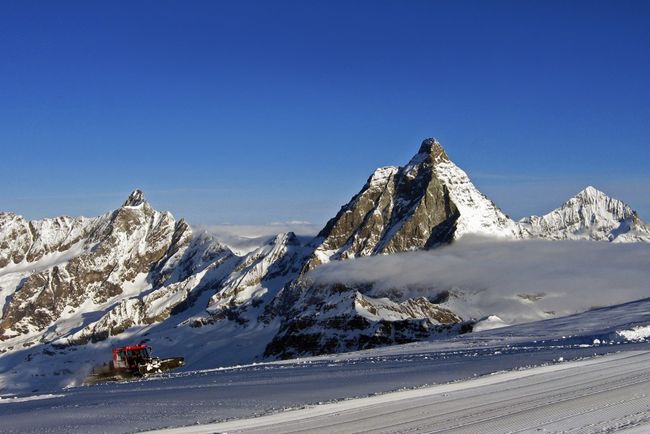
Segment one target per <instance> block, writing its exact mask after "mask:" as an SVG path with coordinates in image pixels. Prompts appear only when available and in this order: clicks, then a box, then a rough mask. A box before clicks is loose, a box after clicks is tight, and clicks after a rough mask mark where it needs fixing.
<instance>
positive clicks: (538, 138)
mask: <svg viewBox="0 0 650 434" xmlns="http://www.w3.org/2000/svg"><path fill="white" fill-rule="evenodd" d="M0 54H1V55H0V146H1V153H0V209H2V210H11V211H15V212H18V213H20V214H23V215H25V216H27V217H30V218H36V217H44V216H54V215H59V214H68V215H79V214H81V215H96V214H99V213H102V212H104V211H107V210H109V209H113V208H115V207H117V206H119V205H120V203H121V202H122V201H123V200H124V199H125V197H126V196H127V195H128V193H129V192H130V190H132V189H133V188H142V189H144V190H145V193H146V194H147V196H148V198H149V200H150V201H151V202H152V203H153V205H154V206H155V207H156V208H159V209H168V210H171V211H172V212H173V213H174V214H175V215H177V216H179V217H180V216H184V217H186V218H188V219H189V220H190V222H192V223H202V224H214V223H242V224H263V223H268V222H273V221H287V220H307V221H311V222H314V223H317V224H320V223H323V222H324V221H325V220H326V219H327V218H329V217H330V216H332V215H333V214H334V213H335V212H336V211H337V210H338V208H339V207H340V206H341V205H342V204H343V203H345V202H346V201H347V200H348V199H349V197H350V196H351V195H352V194H354V193H355V192H356V191H358V189H359V188H360V187H361V186H362V185H363V183H364V182H365V180H366V178H367V177H368V175H369V174H370V173H371V172H372V170H373V169H374V168H375V167H378V166H383V165H401V164H405V163H406V162H407V161H408V159H409V158H410V157H411V156H412V155H413V154H414V153H415V152H416V151H417V149H418V146H419V143H420V141H421V140H422V139H423V138H425V137H430V136H435V137H438V138H439V139H440V140H441V141H442V143H443V145H444V146H445V147H446V149H447V151H448V153H449V155H450V156H451V157H452V159H453V160H454V161H455V162H456V163H457V164H458V165H460V166H461V167H462V168H464V169H465V170H466V171H467V172H468V173H469V175H470V177H471V178H472V179H473V180H474V181H475V182H476V184H477V185H478V186H479V188H481V189H482V190H483V191H484V192H485V193H486V194H488V196H490V197H491V198H492V199H493V200H494V201H495V202H497V204H499V205H500V206H501V207H502V208H503V209H504V210H505V211H506V212H508V213H509V214H511V215H512V216H513V217H521V216H523V215H526V214H531V213H544V212H547V211H549V210H550V209H552V208H554V207H555V206H557V205H559V204H560V203H561V202H563V201H564V200H565V199H567V198H568V197H569V196H570V195H572V194H574V193H576V192H577V191H578V190H580V189H581V188H582V187H584V186H586V185H588V184H593V185H594V186H596V187H598V188H601V189H602V190H604V191H605V192H607V193H609V194H611V195H614V196H617V197H620V198H622V199H624V200H626V201H627V202H629V203H631V205H632V206H633V207H634V208H636V209H638V210H639V212H640V213H641V216H642V217H645V218H646V219H650V173H649V170H648V169H649V168H650V150H649V145H650V140H649V139H648V138H649V137H650V2H648V1H633V2H627V1H611V2H602V1H540V2H535V1H525V2H521V1H514V2H487V1H477V2H462V1H429V2H425V1H397V0H395V1H368V2H361V1H359V2H354V1H341V2H338V1H327V2H325V1H323V2H310V1H295V2H271V1H259V2H248V1H233V2H225V1H223V2H218V1H209V2H208V1H206V2H201V1H191V2H186V1H176V2H170V1H151V2H149V1H135V2H134V1H125V2H118V1H110V2H108V1H107V2H99V1H92V2H88V1H78V2H70V1H57V2H52V1H40V2H34V1H23V0H21V1H10V0H5V1H1V2H0Z"/></svg>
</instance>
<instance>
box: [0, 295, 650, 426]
mask: <svg viewBox="0 0 650 434" xmlns="http://www.w3.org/2000/svg"><path fill="white" fill-rule="evenodd" d="M648 312H650V300H648V299H646V300H640V301H637V302H632V303H627V304H624V305H619V306H614V307H608V308H602V309H596V310H592V311H588V312H585V313H582V314H578V315H573V316H568V317H563V318H556V319H551V320H546V321H539V322H533V323H528V324H521V325H517V326H511V327H503V328H499V329H493V330H487V331H484V332H480V333H472V334H467V335H463V336H460V337H457V338H453V339H449V340H445V341H436V342H419V343H413V344H407V345H399V346H392V347H385V348H379V349H374V350H367V351H360V352H354V353H346V354H337V355H331V356H321V357H311V358H303V359H295V360H290V361H284V362H270V363H259V364H251V365H246V366H233V367H230V368H219V369H208V370H200V371H189V372H178V373H174V374H168V375H164V376H159V377H150V378H146V379H143V380H139V381H132V382H127V383H120V384H117V383H111V384H102V385H96V386H85V387H73V388H69V389H65V390H63V391H61V390H58V391H56V392H52V394H51V395H49V394H47V393H46V392H45V391H39V392H38V393H34V394H22V395H19V396H2V400H0V402H2V405H0V420H1V421H2V426H1V428H0V430H1V431H2V432H16V433H17V432H21V433H22V432H133V431H143V430H155V429H176V430H177V431H172V432H217V431H221V430H228V431H232V430H234V431H237V430H240V429H241V430H244V431H246V430H249V431H255V430H257V431H259V432H285V431H300V432H309V431H310V430H312V431H318V432H348V431H359V430H362V428H363V429H365V430H371V431H376V430H379V429H380V428H386V429H385V431H387V432H404V431H408V430H411V429H420V430H425V431H432V430H433V431H435V430H436V429H439V430H443V431H444V430H451V431H458V432H477V431H476V430H477V425H476V424H480V431H481V432H504V431H517V430H524V431H526V430H530V429H532V428H533V427H543V428H544V429H547V430H548V431H550V432H555V431H559V430H563V429H565V427H568V428H571V427H573V428H576V429H577V430H578V431H580V432H596V431H602V430H609V429H618V428H622V427H626V428H632V427H638V426H642V425H643V424H645V423H648V418H649V417H650V398H648V392H647V391H648V390H650V344H648V343H647V342H646V341H645V339H639V340H637V339H636V336H635V339H632V340H628V339H626V338H625V336H624V334H622V333H621V332H624V331H627V330H639V329H640V328H641V327H644V326H648V325H650V317H649V316H648ZM605 354H609V355H605ZM595 355H597V356H598V357H594V356H595ZM600 355H605V356H603V357H600ZM495 373H496V374H495ZM52 395H54V396H52ZM382 415H383V416H382ZM258 416H264V418H257V417H258ZM251 418H255V419H251ZM229 421H230V422H229ZM219 422H224V423H226V424H219V425H214V424H215V423H219ZM182 427H188V428H182ZM647 428H648V429H650V426H648V427H647Z"/></svg>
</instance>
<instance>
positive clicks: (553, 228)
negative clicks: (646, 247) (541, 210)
mask: <svg viewBox="0 0 650 434" xmlns="http://www.w3.org/2000/svg"><path fill="white" fill-rule="evenodd" d="M519 227H520V228H521V232H522V234H523V236H524V237H525V238H541V239H551V240H596V241H612V242H649V241H650V229H649V227H648V225H647V224H645V223H644V222H642V221H641V219H640V218H639V216H638V215H637V213H636V211H634V210H633V209H632V208H630V207H629V206H628V205H627V204H625V203H623V202H621V201H620V200H617V199H613V198H611V197H609V196H607V195H606V194H605V193H603V192H602V191H599V190H596V189H595V188H594V187H591V186H590V187H587V188H585V189H584V190H582V191H581V192H580V193H578V194H577V195H576V196H574V197H572V198H571V199H569V200H568V201H567V202H565V203H564V204H563V205H562V206H561V207H559V208H557V209H555V210H553V211H551V212H550V213H548V214H546V215H544V216H541V217H539V216H532V217H526V218H524V219H522V220H520V221H519Z"/></svg>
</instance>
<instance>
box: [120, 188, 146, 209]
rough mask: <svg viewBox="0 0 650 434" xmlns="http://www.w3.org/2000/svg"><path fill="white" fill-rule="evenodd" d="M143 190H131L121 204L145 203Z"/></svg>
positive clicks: (136, 204)
mask: <svg viewBox="0 0 650 434" xmlns="http://www.w3.org/2000/svg"><path fill="white" fill-rule="evenodd" d="M145 202H146V200H145V198H144V192H143V191H142V190H138V189H136V190H133V191H132V192H131V194H130V195H129V198H128V199H127V200H126V202H124V203H123V204H122V206H140V205H142V204H143V203H145Z"/></svg>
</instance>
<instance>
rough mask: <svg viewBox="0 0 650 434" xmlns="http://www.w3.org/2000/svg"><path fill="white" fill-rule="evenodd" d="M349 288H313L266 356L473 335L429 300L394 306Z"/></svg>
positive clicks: (465, 324) (290, 315) (468, 325)
mask: <svg viewBox="0 0 650 434" xmlns="http://www.w3.org/2000/svg"><path fill="white" fill-rule="evenodd" d="M367 290H370V288H354V287H347V286H345V285H343V284H336V285H328V286H312V287H310V288H309V289H308V290H307V291H305V292H303V293H302V296H301V297H300V298H299V299H298V300H297V302H296V303H294V305H293V306H292V308H291V310H290V311H289V312H288V314H287V315H286V317H285V321H284V322H283V323H282V326H281V328H280V331H279V332H278V334H277V335H276V336H275V337H274V338H273V340H272V341H271V343H270V344H269V345H268V346H267V347H266V351H265V355H266V356H268V357H276V358H282V359H286V358H292V357H298V356H305V355H318V354H327V353H334V352H345V351H355V350H362V349H367V348H373V347H377V346H383V345H392V344H399V343H408V342H414V341H418V340H423V339H432V338H439V337H444V336H449V335H451V334H458V333H464V332H467V331H471V327H472V323H471V322H463V321H462V319H461V318H460V317H459V316H458V315H456V314H454V313H453V312H452V311H450V310H449V309H446V308H444V307H442V306H439V305H437V304H435V303H433V302H431V301H430V300H429V299H427V298H425V297H417V298H411V299H406V300H404V301H394V300H391V299H389V298H386V297H381V298H377V297H373V296H371V295H369V294H364V293H363V292H365V291H367Z"/></svg>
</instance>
